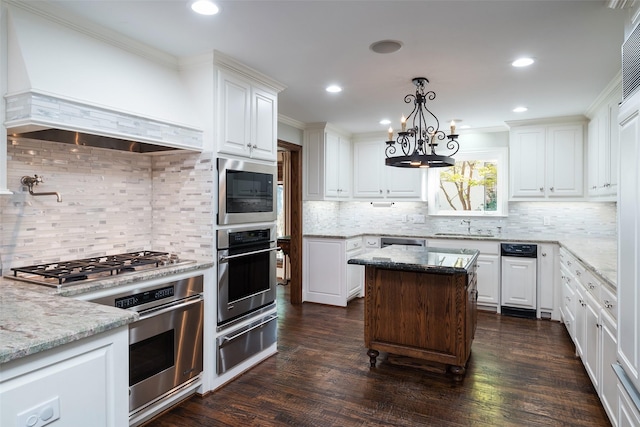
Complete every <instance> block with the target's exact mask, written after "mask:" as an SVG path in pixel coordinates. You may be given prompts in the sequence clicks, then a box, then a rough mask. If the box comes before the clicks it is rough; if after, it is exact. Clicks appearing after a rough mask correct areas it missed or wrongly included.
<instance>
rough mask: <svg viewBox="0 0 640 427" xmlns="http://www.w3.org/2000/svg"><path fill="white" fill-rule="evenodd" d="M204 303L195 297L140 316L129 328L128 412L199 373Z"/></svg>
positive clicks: (199, 297)
mask: <svg viewBox="0 0 640 427" xmlns="http://www.w3.org/2000/svg"><path fill="white" fill-rule="evenodd" d="M202 325H203V301H202V297H201V296H198V297H196V298H193V299H189V300H186V301H185V300H182V301H178V302H177V303H175V304H170V305H168V306H161V307H157V308H156V309H151V310H149V311H147V312H141V313H140V320H139V321H137V322H134V323H132V324H131V325H130V326H129V411H130V412H133V411H135V410H137V409H139V408H141V407H143V406H146V405H147V404H149V403H151V402H153V401H155V400H156V399H158V398H159V397H161V396H163V395H164V394H166V393H167V392H169V391H170V390H172V389H173V388H175V387H177V386H179V385H181V384H183V383H185V382H187V381H189V380H191V379H192V378H194V377H196V376H197V375H198V374H200V372H202Z"/></svg>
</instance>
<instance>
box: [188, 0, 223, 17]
mask: <svg viewBox="0 0 640 427" xmlns="http://www.w3.org/2000/svg"><path fill="white" fill-rule="evenodd" d="M191 10H193V11H194V12H196V13H199V14H200V15H215V14H216V13H218V12H219V11H220V9H218V6H216V5H215V4H214V3H213V2H212V1H210V0H196V1H194V2H193V3H191Z"/></svg>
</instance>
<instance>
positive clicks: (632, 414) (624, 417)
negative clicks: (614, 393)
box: [614, 384, 640, 427]
mask: <svg viewBox="0 0 640 427" xmlns="http://www.w3.org/2000/svg"><path fill="white" fill-rule="evenodd" d="M615 425H616V424H614V426H615ZM617 425H618V427H638V426H640V411H638V409H637V408H636V406H635V405H634V403H633V402H632V401H631V398H630V397H629V395H628V394H627V391H626V390H625V389H624V388H623V387H622V384H618V424H617Z"/></svg>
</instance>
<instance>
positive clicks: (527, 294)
mask: <svg viewBox="0 0 640 427" xmlns="http://www.w3.org/2000/svg"><path fill="white" fill-rule="evenodd" d="M536 278H537V268H536V259H535V258H521V257H509V256H507V257H505V256H503V257H502V269H501V282H502V292H501V298H502V301H501V304H502V306H503V307H505V306H508V307H515V308H524V309H534V310H535V309H536V307H537V306H536V304H537V298H536V297H537V290H536V289H537V286H536Z"/></svg>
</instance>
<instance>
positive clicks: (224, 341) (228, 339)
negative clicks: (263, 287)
mask: <svg viewBox="0 0 640 427" xmlns="http://www.w3.org/2000/svg"><path fill="white" fill-rule="evenodd" d="M277 318H278V315H277V314H272V315H271V316H269V317H268V318H267V319H265V320H264V322H260V323H258V324H257V325H255V326H252V327H250V328H249V329H243V330H242V332H238V333H237V334H235V335H232V336H230V337H224V338H222V343H220V347H222V346H224V345H225V344H227V343H229V342H231V341H233V340H235V339H236V338H240V337H241V336H242V335H244V334H246V333H247V332H250V331H253V330H254V329H257V328H259V327H260V326H263V325H265V324H267V323H269V322H271V321H272V320H273V319H277Z"/></svg>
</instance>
